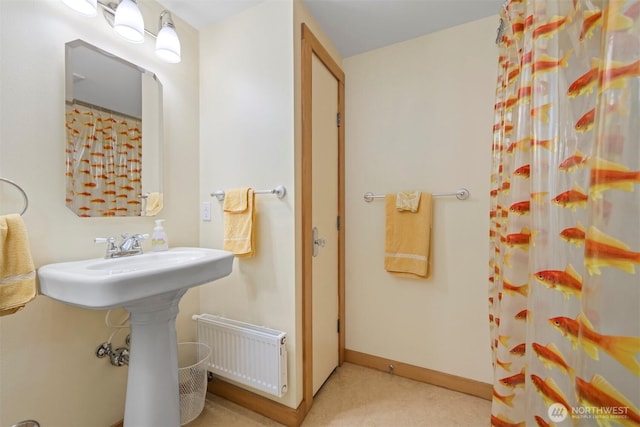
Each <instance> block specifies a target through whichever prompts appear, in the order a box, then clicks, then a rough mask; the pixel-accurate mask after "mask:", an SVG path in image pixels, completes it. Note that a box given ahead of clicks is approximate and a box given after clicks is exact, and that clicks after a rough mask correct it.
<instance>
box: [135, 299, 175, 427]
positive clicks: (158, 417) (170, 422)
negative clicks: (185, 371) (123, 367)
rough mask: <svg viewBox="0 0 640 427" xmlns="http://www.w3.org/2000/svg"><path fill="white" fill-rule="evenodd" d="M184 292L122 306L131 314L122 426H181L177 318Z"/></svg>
mask: <svg viewBox="0 0 640 427" xmlns="http://www.w3.org/2000/svg"><path fill="white" fill-rule="evenodd" d="M185 292H186V289H181V290H179V291H174V292H171V293H169V294H163V295H158V296H155V297H151V298H147V299H145V300H143V301H141V302H139V303H137V304H131V305H125V306H124V308H125V309H126V310H127V311H129V312H130V313H131V316H130V318H129V323H130V325H131V351H130V353H129V374H128V375H129V376H128V379H127V396H126V403H125V410H124V427H165V426H166V427H178V426H180V392H179V385H178V346H177V342H176V316H177V315H178V303H179V302H180V299H181V298H182V296H183V295H184V294H185Z"/></svg>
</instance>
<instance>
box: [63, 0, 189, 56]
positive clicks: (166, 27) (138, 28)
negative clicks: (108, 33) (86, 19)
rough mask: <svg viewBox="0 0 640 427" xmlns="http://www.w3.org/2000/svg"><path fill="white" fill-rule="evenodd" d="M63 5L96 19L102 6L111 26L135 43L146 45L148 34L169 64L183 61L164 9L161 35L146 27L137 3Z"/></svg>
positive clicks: (77, 0)
mask: <svg viewBox="0 0 640 427" xmlns="http://www.w3.org/2000/svg"><path fill="white" fill-rule="evenodd" d="M62 2H63V3H64V4H65V5H67V6H68V7H70V8H71V9H73V10H75V11H76V12H78V13H80V14H82V15H85V16H95V15H96V14H97V10H98V6H100V7H102V9H103V10H102V14H103V15H104V18H105V19H106V20H107V22H108V23H109V25H111V26H112V27H113V29H114V30H115V31H116V32H117V33H118V35H120V36H121V37H123V38H124V39H126V40H128V41H130V42H132V43H142V42H144V34H145V33H147V34H149V35H150V36H151V37H153V38H155V39H156V55H157V56H158V57H159V58H160V59H162V60H163V61H166V62H171V63H174V64H175V63H178V62H180V39H179V38H178V34H177V33H176V27H175V25H174V23H173V19H172V18H171V12H169V11H168V10H163V11H162V13H160V26H159V28H158V34H154V33H152V32H151V31H149V30H147V29H145V28H144V21H143V18H142V13H141V12H140V9H139V8H138V4H137V3H136V0H121V1H120V2H119V3H104V2H102V0H62Z"/></svg>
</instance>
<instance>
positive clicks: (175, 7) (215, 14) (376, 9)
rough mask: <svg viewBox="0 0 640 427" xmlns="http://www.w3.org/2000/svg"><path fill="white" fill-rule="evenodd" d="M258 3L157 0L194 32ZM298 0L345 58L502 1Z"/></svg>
mask: <svg viewBox="0 0 640 427" xmlns="http://www.w3.org/2000/svg"><path fill="white" fill-rule="evenodd" d="M261 1H262V0H159V2H160V3H161V4H163V5H164V6H165V7H166V8H167V9H169V10H171V11H172V12H174V13H175V14H176V15H178V16H180V18H182V19H183V20H185V21H187V22H188V23H189V24H191V25H192V26H193V27H195V28H196V29H198V30H201V29H203V28H206V27H208V26H210V25H212V24H215V23H216V22H219V21H222V20H223V19H225V18H227V17H229V16H231V15H234V14H236V13H238V12H240V11H242V10H244V9H246V8H249V7H251V6H254V5H256V4H258V3H260V2H261ZM302 1H303V3H304V4H305V5H306V6H307V8H308V9H309V11H310V12H311V14H312V15H313V16H314V18H315V19H316V21H318V23H319V24H320V26H321V27H322V29H323V31H324V32H325V33H326V34H327V36H328V37H329V38H330V39H331V41H332V42H333V44H334V45H335V46H336V48H337V49H338V51H339V52H340V54H341V55H342V57H344V58H346V57H349V56H352V55H357V54H359V53H363V52H366V51H369V50H372V49H377V48H379V47H383V46H387V45H390V44H393V43H397V42H400V41H404V40H409V39H412V38H415V37H419V36H421V35H424V34H428V33H432V32H435V31H439V30H442V29H445V28H449V27H453V26H455V25H460V24H464V23H467V22H471V21H475V20H477V19H481V18H485V17H488V16H493V15H497V14H498V12H499V10H500V7H501V5H502V4H503V3H504V1H503V0H302ZM497 26H498V23H497V22H496V28H497ZM178 31H179V30H178Z"/></svg>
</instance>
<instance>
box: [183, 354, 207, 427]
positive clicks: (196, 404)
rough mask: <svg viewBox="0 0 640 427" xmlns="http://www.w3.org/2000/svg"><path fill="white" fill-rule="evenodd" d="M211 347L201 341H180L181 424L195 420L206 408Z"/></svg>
mask: <svg viewBox="0 0 640 427" xmlns="http://www.w3.org/2000/svg"><path fill="white" fill-rule="evenodd" d="M210 356H211V349H210V348H209V346H207V345H206V344H203V343H200V342H183V343H178V381H179V384H180V425H181V426H183V425H185V424H187V423H189V422H191V421H193V420H195V419H196V418H197V417H198V415H200V413H201V412H202V410H203V409H204V401H205V396H206V394H207V362H208V361H209V357H210Z"/></svg>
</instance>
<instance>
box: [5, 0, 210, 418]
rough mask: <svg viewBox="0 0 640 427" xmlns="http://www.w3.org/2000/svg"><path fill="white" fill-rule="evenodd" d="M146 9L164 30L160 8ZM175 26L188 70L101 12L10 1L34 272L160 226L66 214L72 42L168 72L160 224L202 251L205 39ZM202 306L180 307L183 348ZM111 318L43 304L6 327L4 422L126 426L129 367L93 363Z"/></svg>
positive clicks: (11, 100)
mask: <svg viewBox="0 0 640 427" xmlns="http://www.w3.org/2000/svg"><path fill="white" fill-rule="evenodd" d="M139 3H140V8H141V9H142V12H143V14H144V16H145V18H146V22H147V28H149V29H152V30H154V31H155V30H156V28H154V27H155V26H156V25H157V18H158V16H159V13H160V11H161V10H162V9H161V7H160V5H159V4H158V3H156V2H154V1H143V2H139ZM174 20H176V27H177V30H178V33H179V35H180V38H181V41H182V55H183V59H182V63H180V64H178V65H175V64H167V63H163V62H161V61H159V60H158V59H157V58H156V57H155V54H154V52H153V47H154V46H153V39H151V38H149V37H147V39H146V42H145V43H144V44H142V45H136V44H131V43H128V42H126V41H123V40H122V39H120V38H118V37H117V36H116V35H115V34H114V33H113V30H112V29H111V28H110V27H109V26H108V24H107V23H106V21H105V20H104V19H103V18H102V14H101V13H99V15H98V16H97V17H94V18H85V17H82V16H80V15H78V14H76V13H75V12H73V11H72V10H70V9H68V8H67V7H66V6H64V4H63V3H62V2H61V1H58V0H46V1H45V0H20V1H17V0H14V1H0V93H1V97H0V176H3V177H7V178H10V179H12V180H14V181H16V182H17V183H19V184H20V185H21V186H22V187H23V188H24V189H25V191H26V192H27V194H28V195H29V201H30V204H29V210H28V211H27V213H26V214H25V215H24V221H25V223H26V225H27V229H28V231H29V242H30V245H31V252H32V254H33V258H34V261H35V264H36V266H42V265H44V264H47V263H51V262H58V261H66V260H71V259H80V258H88V257H101V256H103V255H104V250H105V248H104V247H103V246H101V245H95V244H94V243H93V238H94V237H96V236H112V235H113V236H118V235H119V234H120V233H123V232H128V233H134V232H151V230H152V228H153V219H152V218H109V219H102V218H88V219H86V218H85V219H83V218H78V217H76V216H75V215H74V214H73V213H72V212H71V211H69V210H68V209H67V208H66V207H65V204H64V197H65V189H64V144H65V143H64V141H65V135H64V93H65V92H64V82H65V78H64V70H65V65H64V52H65V51H64V45H65V43H66V42H68V41H71V40H74V39H77V38H82V39H84V40H85V41H87V42H89V43H91V44H94V45H97V46H98V47H100V48H102V49H104V50H107V51H110V52H113V53H115V54H117V55H119V56H121V57H123V58H125V59H126V60H128V61H130V62H135V63H137V64H139V65H141V66H143V67H145V68H147V69H149V70H151V71H154V72H156V73H157V74H158V77H159V80H160V81H161V82H162V84H163V87H164V102H165V108H164V116H165V128H164V131H165V132H164V137H165V163H164V173H165V180H164V190H165V209H164V210H163V211H162V212H161V213H160V216H159V217H161V218H166V220H167V221H166V223H165V227H166V230H167V233H168V234H169V237H170V244H171V245H172V246H195V245H197V244H198V218H197V213H198V210H197V205H198V192H197V188H198V166H197V164H198V160H197V158H198V138H199V133H198V120H199V117H198V36H197V32H196V31H195V30H194V29H193V28H191V27H189V26H187V25H186V24H184V22H182V21H181V20H180V19H179V18H178V17H176V16H174ZM0 185H1V184H0ZM5 194H13V193H10V192H5V193H3V196H4V195H5ZM1 213H8V212H4V211H3V212H1ZM145 247H146V248H149V243H148V242H147V244H146V245H145ZM197 301H198V291H197V290H194V291H190V292H189V293H188V294H187V295H186V296H185V298H184V299H183V302H182V303H181V306H180V307H181V314H180V317H179V321H178V339H179V340H180V341H182V340H188V339H192V338H193V335H194V333H193V324H192V322H191V320H190V315H191V314H193V313H195V312H196V311H197V306H198V302H197ZM104 315H105V312H104V311H95V312H94V311H91V310H84V309H80V308H74V307H70V306H66V305H64V304H62V303H59V302H56V301H53V300H51V299H49V298H48V297H46V296H39V297H38V298H37V299H36V300H35V301H34V302H31V303H30V304H28V305H27V307H26V308H25V309H24V310H22V311H20V312H18V313H16V314H14V315H11V316H5V317H2V318H0V425H2V426H9V425H12V424H14V423H16V422H18V421H20V420H24V419H30V418H33V419H36V420H38V421H40V423H41V424H42V425H43V426H47V427H73V426H78V427H84V426H108V425H111V424H113V423H115V422H117V421H119V420H121V419H122V417H123V414H124V393H125V386H126V374H127V369H126V368H116V367H114V366H111V365H110V364H109V363H108V361H107V360H105V359H97V358H96V357H95V355H94V351H95V348H96V347H97V346H98V344H100V343H102V342H103V341H105V340H106V339H107V338H108V336H109V334H110V333H111V330H110V329H108V328H106V326H105V325H104ZM115 318H116V319H119V315H117V314H116V316H115ZM124 335H125V334H122V335H118V337H116V339H115V340H114V342H115V343H117V344H120V343H122V342H123V341H124Z"/></svg>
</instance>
